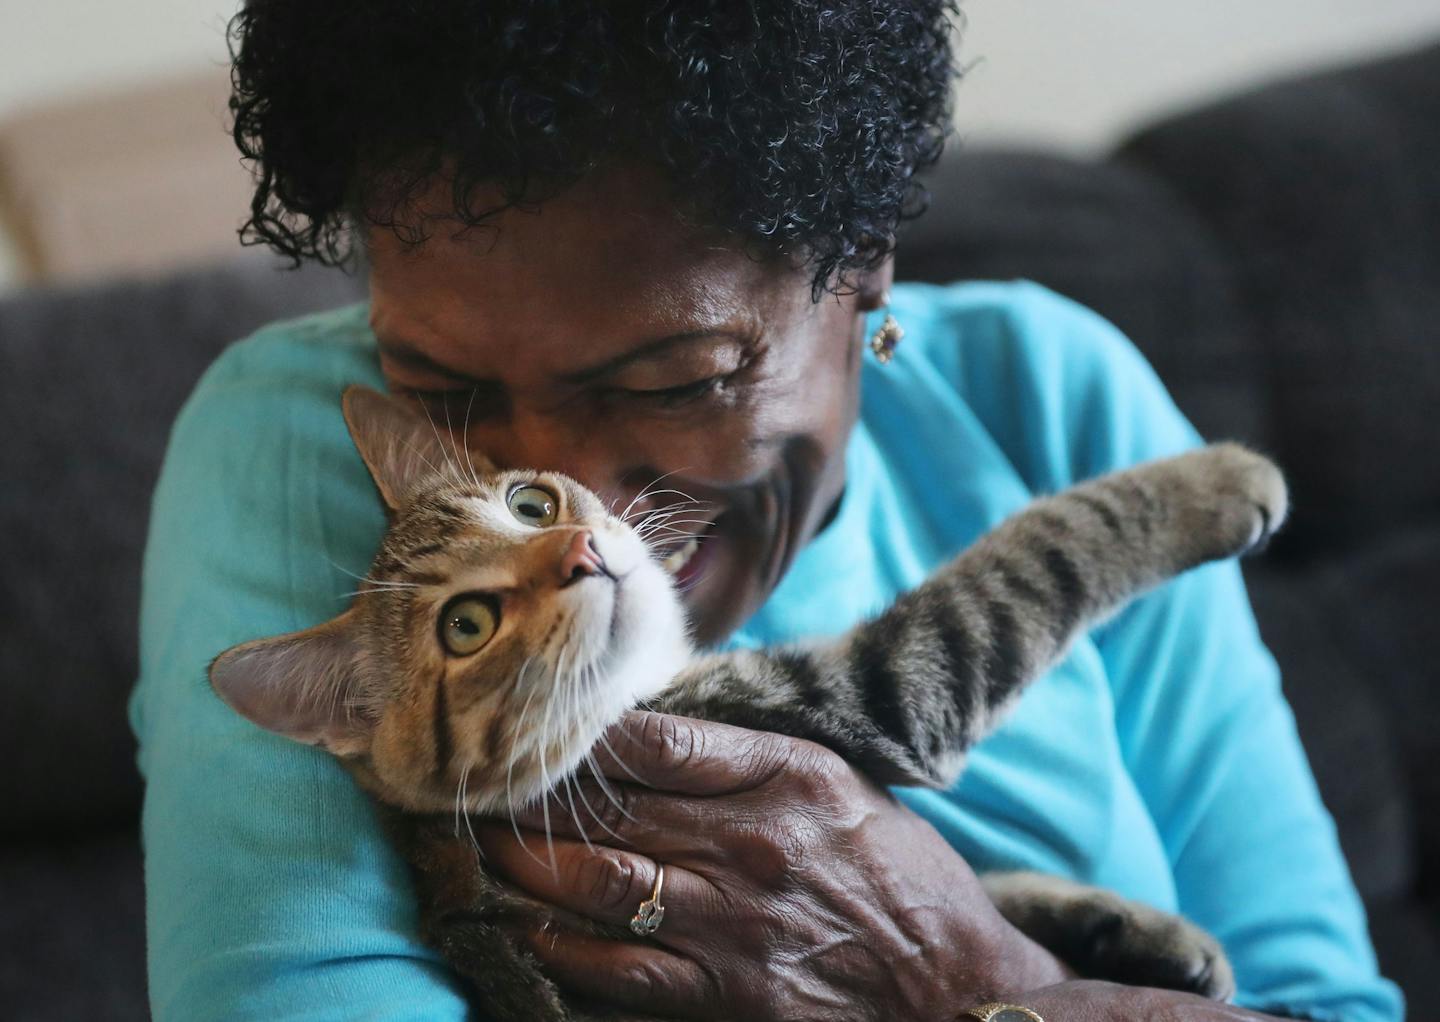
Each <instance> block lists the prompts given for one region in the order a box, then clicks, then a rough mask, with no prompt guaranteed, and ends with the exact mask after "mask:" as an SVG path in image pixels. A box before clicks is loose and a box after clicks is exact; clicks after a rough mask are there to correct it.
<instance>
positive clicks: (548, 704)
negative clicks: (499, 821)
mask: <svg viewBox="0 0 1440 1022" xmlns="http://www.w3.org/2000/svg"><path fill="white" fill-rule="evenodd" d="M564 670H565V647H564V645H563V644H562V645H561V647H560V656H559V657H558V658H557V659H556V661H555V676H554V678H552V679H551V682H550V692H551V698H550V699H547V700H546V701H545V718H544V720H543V721H542V722H541V724H540V812H541V815H542V816H543V817H544V820H545V850H546V852H547V854H548V855H549V857H550V874H551V875H552V876H556V877H558V876H559V875H560V865H559V863H558V862H557V861H556V859H555V835H554V834H553V833H551V829H550V792H551V791H553V790H554V788H553V785H552V784H551V783H550V771H549V768H548V766H547V765H546V761H545V746H546V745H548V744H549V743H550V711H551V710H553V709H554V708H555V699H554V692H555V689H556V688H557V687H558V686H559V684H560V675H561V674H562V673H563V672H564Z"/></svg>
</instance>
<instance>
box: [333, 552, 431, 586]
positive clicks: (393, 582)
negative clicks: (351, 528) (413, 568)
mask: <svg viewBox="0 0 1440 1022" xmlns="http://www.w3.org/2000/svg"><path fill="white" fill-rule="evenodd" d="M325 559H326V560H327V561H330V567H332V568H334V569H335V570H336V571H338V572H340V573H341V574H342V575H349V576H350V577H351V578H353V579H355V581H357V582H365V583H367V584H369V585H372V586H376V587H380V586H384V587H386V588H389V587H396V588H405V589H419V588H421V586H420V584H419V583H418V582H401V581H399V580H398V579H386V578H371V577H370V576H369V575H357V574H355V573H354V572H353V571H351V570H350V569H349V568H344V567H341V566H340V565H339V564H336V563H335V562H334V561H331V560H330V558H328V557H327V558H325Z"/></svg>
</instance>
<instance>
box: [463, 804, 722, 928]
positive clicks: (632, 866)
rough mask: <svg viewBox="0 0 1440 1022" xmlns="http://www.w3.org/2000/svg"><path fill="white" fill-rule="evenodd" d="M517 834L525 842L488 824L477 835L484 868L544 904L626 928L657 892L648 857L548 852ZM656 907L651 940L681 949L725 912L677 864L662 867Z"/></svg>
mask: <svg viewBox="0 0 1440 1022" xmlns="http://www.w3.org/2000/svg"><path fill="white" fill-rule="evenodd" d="M522 833H524V834H525V839H526V840H525V843H524V844H523V845H522V844H521V842H519V841H516V840H515V835H514V834H513V833H512V832H510V831H509V830H503V831H502V830H500V829H499V828H498V827H495V826H491V825H487V826H486V827H485V829H484V830H483V831H480V832H478V835H477V836H478V837H479V838H480V844H481V847H482V848H483V849H484V852H485V859H486V863H487V865H489V866H490V867H491V868H492V869H494V870H496V871H497V872H499V873H500V874H501V875H503V876H504V877H505V878H506V879H508V880H509V881H511V882H512V883H514V884H515V885H516V886H518V887H520V888H522V889H523V890H524V891H526V893H528V894H531V895H533V896H534V897H536V898H538V899H540V900H541V901H544V902H548V903H549V904H551V905H556V906H559V907H560V908H563V909H568V910H569V911H571V912H574V913H576V914H577V915H581V916H584V917H586V918H587V919H594V920H596V921H597V922H602V923H608V924H610V925H613V926H629V925H630V920H631V918H633V917H634V915H635V913H636V911H637V910H638V909H639V908H640V903H641V902H642V901H645V900H647V899H648V898H649V897H650V896H651V894H652V892H653V891H654V889H655V878H656V874H657V871H658V866H659V864H658V863H656V861H655V860H654V859H651V858H649V857H648V856H644V855H640V854H637V853H635V852H630V851H626V850H623V849H618V848H609V847H605V846H602V845H595V846H593V847H586V846H585V845H584V844H581V843H580V842H577V841H568V840H563V839H562V840H558V841H553V842H552V843H551V845H550V846H549V847H548V848H547V846H546V842H545V837H544V835H543V834H535V833H528V832H522ZM552 850H553V852H554V868H553V869H552V868H551V858H550V854H551V851H552ZM660 904H661V905H662V906H664V908H665V917H664V919H663V920H662V922H661V924H660V928H659V929H658V930H657V931H656V932H655V934H654V936H653V939H654V940H655V941H658V942H659V943H661V944H666V945H670V946H674V947H680V948H686V949H689V948H693V947H695V945H696V940H695V937H696V935H697V934H701V933H704V932H705V928H706V927H707V926H713V925H714V922H715V920H716V918H717V916H718V914H719V913H720V912H721V911H722V906H721V905H720V904H719V899H718V897H717V892H716V890H715V888H714V887H713V886H712V885H711V884H710V882H709V881H708V880H706V879H704V878H703V877H701V876H699V875H697V874H696V873H693V872H691V871H690V870H688V869H685V868H684V867H683V866H679V865H675V864H674V863H667V864H666V865H665V883H664V886H663V889H662V891H661V896H660Z"/></svg>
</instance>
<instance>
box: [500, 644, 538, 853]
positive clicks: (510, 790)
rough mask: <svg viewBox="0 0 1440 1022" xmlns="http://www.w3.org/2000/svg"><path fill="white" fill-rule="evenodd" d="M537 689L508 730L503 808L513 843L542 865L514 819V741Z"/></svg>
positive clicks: (524, 666) (522, 668) (517, 739)
mask: <svg viewBox="0 0 1440 1022" xmlns="http://www.w3.org/2000/svg"><path fill="white" fill-rule="evenodd" d="M529 666H530V661H529V660H526V661H525V663H524V665H523V666H522V667H521V668H520V681H521V682H523V681H524V680H525V679H524V676H525V668H526V667H529ZM539 691H540V690H539V689H538V688H532V689H531V690H530V694H529V695H528V696H526V697H525V703H524V705H523V706H521V707H520V715H519V716H518V717H516V718H515V727H514V728H513V729H512V730H511V732H510V756H509V760H510V761H509V763H508V764H507V765H506V767H505V808H506V810H507V812H508V814H509V816H510V829H511V830H513V831H514V832H515V843H516V844H518V845H519V846H520V850H521V851H522V852H524V853H525V854H526V855H528V856H530V858H531V859H533V860H535V863H536V864H537V865H540V866H543V865H545V860H543V859H541V858H540V856H538V855H536V854H535V853H534V852H532V851H531V850H530V846H529V845H527V844H526V843H525V839H524V838H523V837H521V836H520V824H519V822H518V821H517V820H516V819H515V749H516V747H517V746H516V743H517V742H518V741H519V739H520V732H521V729H522V728H524V726H525V714H526V712H527V711H528V710H529V709H530V701H531V700H532V699H534V698H535V693H536V692H539Z"/></svg>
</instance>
